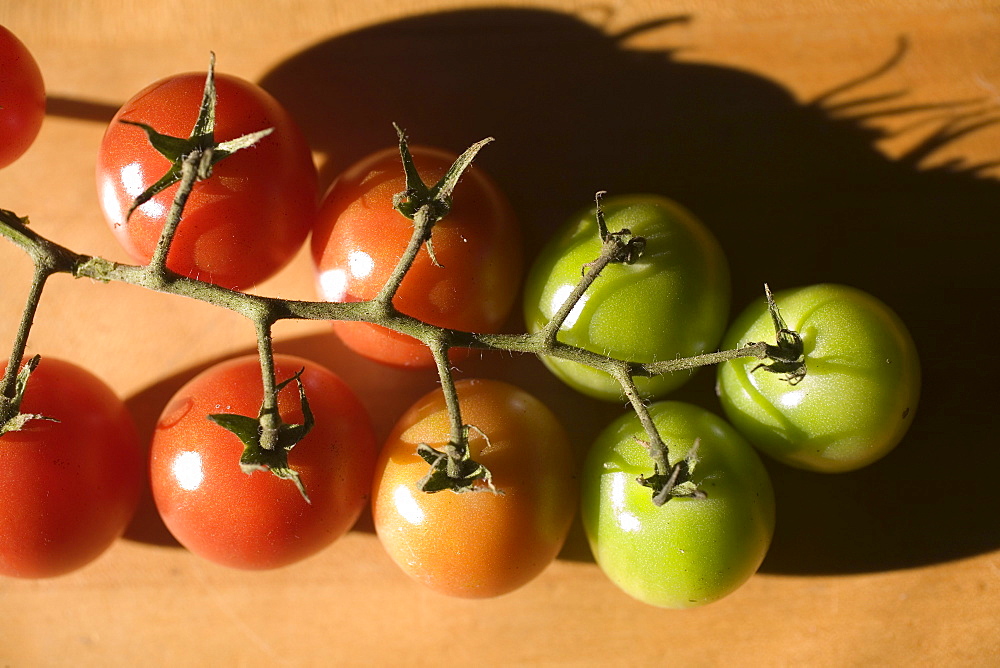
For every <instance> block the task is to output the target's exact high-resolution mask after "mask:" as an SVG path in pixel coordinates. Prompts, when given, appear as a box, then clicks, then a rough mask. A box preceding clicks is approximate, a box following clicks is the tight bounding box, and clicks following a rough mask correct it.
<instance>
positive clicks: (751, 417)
mask: <svg viewBox="0 0 1000 668" xmlns="http://www.w3.org/2000/svg"><path fill="white" fill-rule="evenodd" d="M774 299H775V302H776V304H777V306H778V309H779V311H780V313H781V316H782V318H783V319H784V321H785V324H786V325H787V327H788V328H789V329H791V330H793V331H795V332H798V333H799V335H800V336H801V338H802V344H803V347H804V353H805V364H806V375H805V377H804V378H802V380H801V381H800V382H798V383H794V384H793V383H789V382H788V381H786V380H785V379H784V378H783V377H782V375H781V374H777V373H769V372H768V371H767V370H765V369H763V368H756V367H758V365H759V364H760V361H759V360H757V359H753V358H750V359H739V360H735V361H732V362H727V363H725V364H723V365H721V366H720V367H719V370H718V383H717V386H718V393H719V397H720V399H721V401H722V406H723V409H724V410H725V413H726V415H727V416H728V417H729V419H730V420H731V421H732V423H733V424H734V425H735V426H736V428H737V429H739V430H740V431H741V432H742V433H743V434H744V435H745V436H746V437H747V438H748V439H749V440H750V442H752V443H753V444H754V445H756V446H757V447H758V448H760V449H761V450H762V451H763V452H765V453H767V454H768V455H770V456H772V457H774V458H775V459H777V460H779V461H781V462H784V463H786V464H789V465H791V466H795V467H798V468H803V469H807V470H810V471H821V472H828V473H834V472H842V471H851V470H854V469H857V468H861V467H863V466H866V465H868V464H871V463H872V462H874V461H875V460H877V459H879V458H881V457H883V456H885V455H886V454H887V453H888V452H889V451H890V450H892V449H893V448H894V447H895V446H896V444H897V443H899V441H900V440H901V439H902V438H903V435H904V434H905V433H906V430H907V429H908V428H909V426H910V424H911V423H912V422H913V416H914V413H915V411H916V408H917V400H918V398H919V394H920V363H919V360H918V357H917V351H916V346H915V345H914V343H913V339H912V338H911V337H910V334H909V332H908V331H907V329H906V326H905V325H904V324H903V322H902V321H901V320H900V319H899V317H898V316H897V315H896V314H895V313H893V312H892V310H890V309H889V307H887V306H886V305H885V304H883V303H882V302H881V301H879V300H877V299H876V298H874V297H872V296H871V295H869V294H867V293H865V292H862V291H861V290H858V289H856V288H851V287H848V286H845V285H831V284H821V285H812V286H808V287H803V288H798V289H793V290H787V291H785V292H779V293H776V294H775V295H774ZM757 341H772V342H773V341H774V325H773V324H772V320H771V317H770V315H769V313H768V309H767V306H766V304H765V303H764V301H763V300H761V301H759V302H757V303H754V304H752V305H750V306H749V307H748V308H747V309H746V310H745V311H744V312H743V313H742V314H741V315H740V316H739V318H738V319H737V320H736V321H735V322H734V323H733V325H732V327H731V329H730V330H729V332H728V333H727V334H726V338H725V341H724V345H725V346H726V347H736V346H738V345H740V344H742V343H745V342H757ZM755 368H756V370H755Z"/></svg>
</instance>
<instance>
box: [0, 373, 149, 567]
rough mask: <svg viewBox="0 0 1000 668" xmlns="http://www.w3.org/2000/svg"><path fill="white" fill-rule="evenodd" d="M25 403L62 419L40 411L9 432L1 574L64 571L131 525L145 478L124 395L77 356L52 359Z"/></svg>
mask: <svg viewBox="0 0 1000 668" xmlns="http://www.w3.org/2000/svg"><path fill="white" fill-rule="evenodd" d="M3 368H6V364H3V365H0V372H2V370H3ZM21 412H22V413H28V414H38V415H45V416H47V417H51V418H55V419H57V420H58V422H52V421H48V420H32V421H30V422H28V423H27V424H26V425H25V427H24V429H22V430H20V431H16V432H8V433H6V434H4V435H3V436H0V460H2V462H3V465H2V466H0V574H2V575H8V576H14V577H23V578H44V577H53V576H57V575H63V574H65V573H69V572H71V571H74V570H76V569H78V568H81V567H83V566H85V565H86V564H88V563H90V562H92V561H93V560H95V559H96V558H97V557H99V556H100V555H101V554H102V553H104V551H105V550H106V549H107V548H108V547H109V546H110V545H111V544H112V543H114V541H115V540H117V539H118V538H119V537H120V536H121V535H122V533H124V531H125V528H126V526H127V525H128V523H129V521H130V520H131V519H132V515H133V514H134V513H135V509H136V506H137V504H138V502H139V495H140V491H141V489H142V484H143V481H144V473H143V462H144V460H143V452H142V449H141V447H140V444H139V437H138V434H137V433H136V428H135V425H134V424H133V421H132V417H131V415H129V412H128V410H127V408H126V407H125V404H124V403H123V402H122V400H121V399H119V398H118V396H117V395H116V394H115V393H114V391H113V390H111V388H109V387H108V386H107V385H106V384H105V383H104V382H103V381H102V380H100V379H99V378H97V377H96V376H94V375H93V374H91V373H90V372H89V371H86V370H85V369H82V368H81V367H79V366H77V365H75V364H72V363H70V362H65V361H63V360H60V359H55V358H50V357H46V358H43V359H42V361H41V363H40V364H39V365H38V367H37V368H36V369H35V371H34V373H32V375H31V377H30V379H29V380H28V389H27V391H26V393H25V396H24V401H23V402H22V404H21Z"/></svg>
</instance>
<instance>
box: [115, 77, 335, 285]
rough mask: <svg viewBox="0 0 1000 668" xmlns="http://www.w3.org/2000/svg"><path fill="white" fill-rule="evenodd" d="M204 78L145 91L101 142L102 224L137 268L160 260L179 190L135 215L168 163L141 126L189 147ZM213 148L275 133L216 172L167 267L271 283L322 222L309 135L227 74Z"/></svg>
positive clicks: (227, 281) (193, 203) (222, 279)
mask: <svg viewBox="0 0 1000 668" xmlns="http://www.w3.org/2000/svg"><path fill="white" fill-rule="evenodd" d="M204 84H205V74H202V73H190V74H181V75H177V76H171V77H167V78H166V79H162V80H160V81H157V82H156V83H153V84H151V85H150V86H148V87H146V88H145V89H143V90H142V91H140V92H139V93H137V94H136V95H135V97H133V98H132V99H131V100H129V101H128V102H126V103H125V105H124V106H123V107H122V108H121V109H120V110H119V111H118V113H117V114H115V117H114V119H112V121H111V125H109V126H108V129H107V131H106V132H105V134H104V139H103V140H102V141H101V147H100V151H99V153H98V159H97V190H98V195H99V197H100V201H101V206H102V208H103V210H104V216H105V218H106V219H107V221H108V224H109V225H110V226H111V230H112V231H113V232H114V234H115V236H116V237H117V239H118V241H119V242H120V243H121V244H122V246H123V247H124V248H125V249H126V250H127V251H128V253H129V254H130V255H131V256H132V257H133V258H134V259H135V260H136V261H137V262H148V261H149V260H150V258H151V257H152V256H153V251H154V249H155V248H156V244H157V241H158V240H159V237H160V232H161V230H162V229H163V225H164V222H165V221H166V218H167V215H168V214H169V212H170V208H171V203H172V202H173V198H174V194H175V193H176V191H177V184H175V185H173V186H171V187H170V188H167V189H166V190H164V191H163V192H161V193H160V194H158V195H156V196H155V197H154V198H153V199H151V200H150V201H148V202H146V203H145V204H143V205H142V206H140V207H139V208H138V209H136V210H135V211H134V212H133V213H132V216H131V217H130V218H129V219H128V220H126V214H127V213H128V210H129V208H130V207H131V205H132V202H133V201H134V200H135V198H136V197H137V196H138V195H140V194H141V193H143V192H144V191H145V190H146V188H148V187H149V186H151V185H152V184H153V183H155V182H156V181H158V180H159V179H160V177H162V176H163V175H164V174H166V172H167V170H168V169H169V168H170V162H169V161H168V160H167V159H166V158H165V157H163V156H162V155H160V154H159V153H158V152H157V151H156V150H155V149H154V148H153V147H152V145H151V144H150V143H149V141H148V139H147V137H146V134H145V133H144V132H143V130H142V129H141V128H139V127H136V126H134V125H128V124H125V123H120V122H119V121H120V120H127V121H133V122H141V123H145V124H147V125H149V126H152V127H153V128H154V129H156V130H157V131H158V132H160V133H162V134H167V135H171V136H174V137H182V138H187V137H188V136H189V135H190V133H191V130H192V127H193V126H194V123H195V120H196V119H197V117H198V110H199V108H200V106H201V98H202V91H203V88H204ZM215 86H216V91H217V106H216V121H215V123H216V124H215V139H216V141H226V140H230V139H235V138H237V137H240V136H242V135H245V134H248V133H251V132H257V131H260V130H265V129H267V128H274V131H273V132H272V133H271V134H270V135H268V136H266V137H264V138H263V139H261V140H260V141H258V142H257V144H255V145H254V146H252V147H250V148H246V149H243V150H240V151H237V152H236V153H234V154H233V155H231V156H229V157H228V158H226V159H224V160H222V161H221V162H219V163H217V164H216V165H215V167H214V168H213V171H212V176H211V178H210V179H208V180H206V181H201V182H199V183H198V184H197V185H196V186H195V188H194V192H192V194H191V196H190V198H189V199H188V202H187V206H186V208H185V209H184V216H183V219H182V221H181V223H180V227H179V228H178V230H177V234H176V236H175V237H174V241H173V245H172V246H171V248H170V254H169V255H168V257H167V267H168V268H170V269H172V270H173V271H175V272H177V273H179V274H183V275H185V276H189V277H192V278H199V279H202V280H205V281H209V282H212V283H216V284H218V285H222V286H224V287H228V288H233V289H245V288H248V287H251V286H253V285H255V284H257V283H259V282H261V281H263V280H264V279H266V278H269V277H271V276H272V275H274V274H275V273H277V271H278V270H279V269H281V268H282V267H283V266H284V265H285V264H287V263H288V261H289V260H291V258H292V257H293V256H294V255H295V253H296V252H297V251H298V249H299V248H300V247H301V246H302V244H303V243H304V242H305V239H306V237H307V236H308V234H309V230H310V229H311V228H312V225H313V222H314V221H315V218H316V207H317V187H318V186H317V176H316V167H315V165H314V164H313V162H312V155H311V153H310V151H309V147H308V145H307V144H306V141H305V139H304V138H303V136H302V133H301V132H300V130H299V129H298V127H297V126H296V124H295V122H294V120H293V119H292V117H291V116H290V115H289V114H288V112H287V111H285V109H284V108H283V107H281V105H280V104H279V103H278V102H277V100H275V99H274V98H273V97H271V96H270V95H269V94H268V93H267V92H266V91H264V90H263V89H262V88H260V87H259V86H257V85H255V84H252V83H250V82H248V81H244V80H242V79H238V78H236V77H233V76H228V75H225V74H217V75H216V78H215Z"/></svg>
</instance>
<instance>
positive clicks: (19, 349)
mask: <svg viewBox="0 0 1000 668" xmlns="http://www.w3.org/2000/svg"><path fill="white" fill-rule="evenodd" d="M53 271H54V270H53V269H52V267H51V266H50V265H49V263H46V262H44V261H40V259H39V258H37V257H36V258H35V271H34V274H33V276H32V279H31V287H30V289H29V290H28V297H27V299H25V303H24V311H23V313H22V314H21V323H20V325H19V326H18V328H17V334H16V335H15V337H14V345H13V347H12V349H11V353H10V359H9V361H8V363H7V370H6V371H5V372H4V376H3V381H0V382H2V390H3V392H2V395H3V397H4V398H5V399H13V398H14V396H15V385H16V380H17V373H18V370H19V369H20V367H21V360H22V359H24V352H25V350H27V347H28V335H29V334H30V332H31V325H32V324H33V323H34V321H35V314H36V313H37V312H38V304H39V302H40V301H41V298H42V290H44V289H45V282H46V281H47V280H48V278H49V276H51V275H52V273H53Z"/></svg>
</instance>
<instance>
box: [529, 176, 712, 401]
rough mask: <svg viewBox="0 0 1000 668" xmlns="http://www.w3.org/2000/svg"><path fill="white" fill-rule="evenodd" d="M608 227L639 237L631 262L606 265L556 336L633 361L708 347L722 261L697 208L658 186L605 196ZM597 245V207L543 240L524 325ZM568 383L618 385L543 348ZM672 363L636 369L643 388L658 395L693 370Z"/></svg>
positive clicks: (551, 307) (533, 325)
mask: <svg viewBox="0 0 1000 668" xmlns="http://www.w3.org/2000/svg"><path fill="white" fill-rule="evenodd" d="M603 210H604V215H605V219H606V221H607V225H608V229H609V230H610V231H611V232H617V231H619V230H622V229H628V230H630V231H631V232H632V234H633V235H636V236H640V237H643V238H645V240H646V245H645V250H644V251H643V253H642V256H641V257H640V258H639V259H638V260H637V261H635V262H634V263H632V264H612V265H609V266H607V267H606V268H605V269H604V270H603V271H602V272H601V274H600V275H599V276H598V277H597V280H596V281H595V282H594V283H593V284H592V285H591V286H590V288H589V289H588V290H587V292H586V293H584V295H583V298H582V299H580V301H579V302H577V305H576V306H575V307H574V308H573V310H572V311H570V314H569V317H568V318H566V321H565V322H564V323H563V325H562V327H561V328H560V330H559V333H558V340H559V341H562V342H564V343H568V344H570V345H573V346H577V347H580V348H585V349H587V350H590V351H593V352H596V353H602V354H605V355H608V356H611V357H616V358H619V359H624V360H628V361H631V362H653V361H658V360H670V359H674V358H676V357H690V356H692V355H698V354H701V353H704V352H710V351H712V350H714V349H715V347H716V345H717V344H718V343H719V339H720V338H721V337H722V333H723V332H724V331H725V327H726V319H727V318H728V317H729V292H730V290H729V268H728V265H727V263H726V258H725V256H724V255H723V253H722V249H721V248H720V246H719V244H718V242H717V241H716V240H715V238H714V237H713V236H712V234H711V233H710V232H709V231H708V229H707V228H706V227H705V226H704V225H702V223H701V222H699V221H698V220H697V219H696V218H695V217H694V216H692V215H691V214H690V213H689V212H688V211H686V210H685V209H683V208H681V207H680V206H679V205H677V204H676V203H674V202H673V201H671V200H668V199H666V198H664V197H660V196H657V195H624V196H618V197H609V198H607V199H606V200H604V203H603ZM600 251H601V239H600V235H599V233H598V224H597V218H596V209H595V208H594V207H591V208H590V209H589V210H587V211H584V212H582V213H581V214H580V215H578V216H576V217H575V218H573V219H572V220H570V221H569V224H568V225H566V226H565V227H564V228H563V229H562V231H561V232H559V233H558V234H557V235H556V236H555V237H554V238H553V239H552V241H551V242H549V244H548V245H547V246H546V247H545V249H544V250H543V251H542V253H541V254H540V255H539V257H538V259H537V260H536V261H535V264H534V266H533V267H532V269H531V272H530V273H529V275H528V280H527V283H526V288H525V292H524V317H525V323H526V324H527V327H528V331H529V332H532V333H534V332H537V331H539V330H540V329H542V328H543V327H544V326H545V324H546V323H547V322H548V321H549V320H551V319H552V316H554V315H555V314H556V312H557V311H558V310H559V308H560V307H561V306H562V304H563V302H565V301H566V299H567V297H569V295H570V293H571V292H572V291H573V289H574V287H576V285H577V284H578V283H579V282H580V278H581V276H582V274H583V270H584V268H585V266H586V265H587V264H588V263H591V262H593V261H594V260H595V259H597V257H598V255H599V254H600ZM542 361H543V362H544V363H545V365H546V366H547V367H548V368H549V370H550V371H552V372H553V373H554V374H555V375H556V376H558V377H559V378H560V379H561V380H563V381H564V382H566V383H567V384H568V385H569V386H570V387H573V388H574V389H576V390H578V391H580V392H583V393H585V394H588V395H590V396H593V397H597V398H599V399H606V400H611V401H618V400H620V399H621V395H622V392H621V387H620V386H619V384H618V382H617V381H616V380H615V379H614V378H612V377H611V376H610V375H608V374H607V373H605V372H603V371H598V370H596V369H593V368H591V367H589V366H585V365H583V364H580V363H578V362H571V361H568V360H563V359H558V358H554V357H543V358H542ZM690 376H691V372H689V371H679V372H674V373H672V374H663V375H660V376H655V377H652V378H636V379H635V380H636V386H637V387H638V389H639V391H640V392H641V393H642V394H643V395H644V396H647V397H660V396H662V395H664V394H666V393H667V392H669V391H671V390H673V389H676V388H677V387H678V386H680V385H681V384H683V383H684V382H685V381H687V379H688V378H690Z"/></svg>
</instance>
